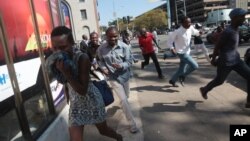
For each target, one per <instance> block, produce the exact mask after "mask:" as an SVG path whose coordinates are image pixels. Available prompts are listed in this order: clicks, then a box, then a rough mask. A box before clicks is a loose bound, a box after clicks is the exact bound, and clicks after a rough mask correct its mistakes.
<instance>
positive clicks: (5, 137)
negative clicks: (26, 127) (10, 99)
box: [0, 103, 24, 141]
mask: <svg viewBox="0 0 250 141" xmlns="http://www.w3.org/2000/svg"><path fill="white" fill-rule="evenodd" d="M12 104H14V103H12ZM0 112H1V113H0V125H1V126H0V141H10V140H11V139H12V140H24V139H23V138H22V134H21V131H20V127H19V124H18V118H17V115H16V111H15V110H11V111H8V112H6V113H2V111H0ZM2 114H3V115H2Z"/></svg>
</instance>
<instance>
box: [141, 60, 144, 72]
mask: <svg viewBox="0 0 250 141" xmlns="http://www.w3.org/2000/svg"><path fill="white" fill-rule="evenodd" d="M141 69H142V70H143V69H144V64H143V62H141Z"/></svg>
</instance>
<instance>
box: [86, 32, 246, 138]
mask: <svg viewBox="0 0 250 141" xmlns="http://www.w3.org/2000/svg"><path fill="white" fill-rule="evenodd" d="M165 41H166V37H165V36H162V37H161V41H160V46H161V47H162V48H163V49H164V48H165V46H164V45H165V43H166V42H165ZM136 42H137V41H136V40H135V41H134V42H133V45H134V47H133V52H134V53H135V54H136V57H138V58H140V59H141V60H142V56H141V55H140V50H139V49H138V46H137V43H136ZM212 48H213V46H212V45H210V46H209V49H210V51H211V49H212ZM246 48H247V46H245V45H243V46H241V47H240V48H239V49H240V52H242V53H241V55H243V52H244V51H245V50H246ZM158 58H159V62H160V65H161V68H162V70H163V72H164V75H165V77H166V78H165V79H164V80H159V79H158V77H157V73H156V70H155V67H154V64H153V63H152V60H151V61H150V64H149V65H148V66H146V67H145V68H144V69H143V70H141V68H140V62H138V63H136V64H134V66H133V72H134V77H133V79H132V80H131V95H130V98H129V101H130V103H131V107H132V109H133V112H134V114H135V116H136V119H137V123H138V125H139V127H140V128H141V129H140V132H139V133H137V134H131V133H129V132H128V124H127V122H126V120H125V118H124V115H123V113H122V112H121V109H120V107H119V103H118V101H117V100H116V102H115V103H114V104H112V105H111V106H109V107H108V108H107V110H108V124H109V125H111V127H112V128H114V129H116V130H117V131H118V132H120V133H121V134H122V135H123V136H124V140H125V141H228V140H229V125H231V124H250V110H247V109H245V108H244V104H245V99H246V86H245V84H246V82H245V80H244V79H242V78H241V77H240V76H239V75H238V74H236V73H235V72H232V73H231V74H230V76H229V77H228V79H227V81H226V82H225V83H224V84H223V85H221V86H219V87H216V88H215V89H213V90H212V91H211V92H210V93H209V95H208V100H203V99H202V98H201V96H200V93H199V87H201V86H204V85H205V84H207V83H208V82H209V81H210V80H211V79H212V78H213V77H214V76H215V71H216V68H215V67H212V66H211V65H210V64H209V63H208V62H206V60H205V58H204V55H203V54H200V55H199V56H198V58H197V57H195V59H196V60H197V62H198V64H199V69H198V70H196V71H195V72H193V73H192V74H191V75H190V76H188V77H187V78H186V81H185V82H186V83H185V87H182V86H180V87H178V88H174V87H171V85H169V84H168V81H169V79H170V77H171V76H172V74H173V73H174V71H175V70H176V68H177V67H178V61H179V59H178V58H167V59H166V60H163V54H162V52H161V53H159V54H158ZM179 85H180V84H179ZM86 130H88V131H86V132H85V133H86V138H87V140H88V141H97V140H104V141H109V140H110V139H109V138H105V137H102V136H100V135H99V134H98V132H97V130H96V129H95V128H93V127H89V128H86Z"/></svg>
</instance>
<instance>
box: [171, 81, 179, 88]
mask: <svg viewBox="0 0 250 141" xmlns="http://www.w3.org/2000/svg"><path fill="white" fill-rule="evenodd" d="M169 84H171V85H172V86H173V87H179V86H178V85H177V84H176V83H175V82H174V81H173V80H169Z"/></svg>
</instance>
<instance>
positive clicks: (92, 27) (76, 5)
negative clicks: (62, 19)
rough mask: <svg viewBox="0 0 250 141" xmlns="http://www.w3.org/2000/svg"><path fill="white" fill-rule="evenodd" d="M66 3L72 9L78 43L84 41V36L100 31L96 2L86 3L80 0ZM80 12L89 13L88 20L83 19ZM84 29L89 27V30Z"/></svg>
mask: <svg viewBox="0 0 250 141" xmlns="http://www.w3.org/2000/svg"><path fill="white" fill-rule="evenodd" d="M66 1H67V3H68V4H69V5H70V8H71V12H72V19H73V27H74V29H75V35H76V41H81V40H82V34H86V35H89V32H93V31H96V32H98V31H99V30H98V28H99V25H98V22H99V21H98V18H97V13H98V12H97V11H96V10H97V8H96V7H97V5H96V0H85V2H79V0H66ZM80 10H86V11H87V20H83V19H82V17H81V12H80ZM84 27H89V30H88V28H84Z"/></svg>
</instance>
